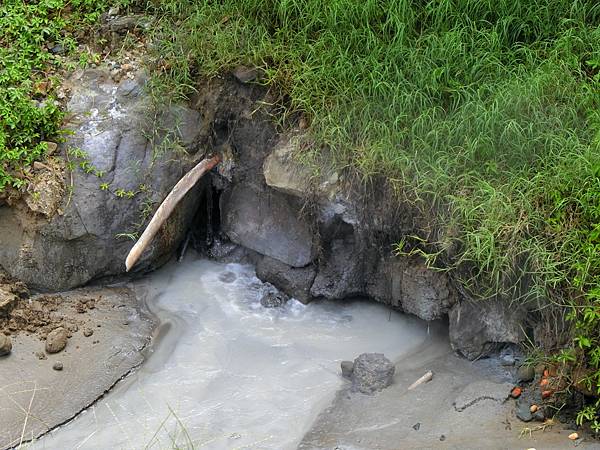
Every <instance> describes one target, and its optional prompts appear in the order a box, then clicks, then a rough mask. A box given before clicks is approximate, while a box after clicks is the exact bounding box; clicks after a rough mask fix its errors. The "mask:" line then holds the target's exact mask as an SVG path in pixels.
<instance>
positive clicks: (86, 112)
mask: <svg viewBox="0 0 600 450" xmlns="http://www.w3.org/2000/svg"><path fill="white" fill-rule="evenodd" d="M144 82H145V81H144V78H143V76H141V75H139V76H138V77H137V78H135V79H133V80H131V79H125V80H123V81H121V82H120V83H119V84H116V83H114V82H113V81H112V80H111V78H110V74H109V72H108V71H104V70H87V71H85V72H81V73H77V74H75V75H74V76H73V77H72V78H71V79H70V80H69V82H68V84H69V86H70V88H71V93H72V97H71V100H70V102H69V104H68V112H69V114H71V116H72V119H71V123H70V125H69V127H70V128H71V129H72V131H73V135H72V136H71V137H69V140H68V142H67V143H66V144H64V145H63V146H62V152H63V155H64V156H65V157H67V156H68V158H69V160H70V161H71V163H72V164H73V166H74V167H73V171H72V172H70V171H69V170H66V171H65V172H66V173H65V184H66V186H67V187H68V188H67V189H65V191H66V192H67V193H65V195H64V196H63V197H62V198H61V199H60V200H61V202H60V207H59V208H58V213H57V214H54V215H53V216H52V217H45V216H44V215H42V214H35V213H32V211H31V210H29V209H27V208H26V207H24V206H19V205H17V206H14V207H8V206H4V207H2V206H0V266H1V267H3V268H4V269H5V270H6V271H7V272H9V274H10V275H12V276H14V277H16V278H19V279H21V280H23V281H25V282H26V283H28V284H29V285H30V286H31V287H33V288H35V289H39V290H51V291H58V290H65V289H68V288H72V287H74V286H79V285H82V284H85V283H87V282H88V281H90V280H92V279H94V278H98V277H102V276H110V275H117V274H120V273H123V272H124V260H125V257H126V255H127V253H128V251H129V249H130V248H131V246H132V241H131V239H128V238H127V237H124V236H123V235H124V234H127V233H133V232H136V231H138V230H140V229H141V227H140V225H143V224H144V221H145V220H146V219H147V216H148V213H149V212H153V210H154V209H155V208H156V207H157V206H158V204H159V203H160V202H161V201H162V200H163V199H164V197H165V196H166V195H167V194H168V192H169V191H170V189H171V188H172V187H173V186H174V185H175V183H176V182H177V181H178V180H179V179H180V177H181V176H182V175H183V174H184V173H185V171H186V170H187V169H188V168H189V167H191V165H192V161H191V159H190V158H189V157H186V156H184V155H183V154H178V155H177V157H173V156H174V151H175V149H174V146H170V145H168V144H169V143H175V144H177V145H176V146H175V147H179V148H186V149H188V150H189V151H193V150H195V148H196V144H197V140H198V121H199V114H198V113H197V112H195V111H192V110H189V109H186V108H183V107H172V108H171V109H169V110H165V111H163V112H159V113H158V114H157V115H156V114H155V112H156V111H155V109H154V107H153V106H152V105H151V103H150V100H149V98H148V97H147V96H146V95H145V94H144V92H143V87H144ZM154 117H156V119H154ZM151 118H153V119H152V120H151ZM152 130H154V134H153V133H152V132H151V131H152ZM150 136H152V137H150ZM69 149H70V150H71V151H70V152H69ZM73 149H80V150H81V152H79V151H73ZM83 169H85V170H83ZM71 180H72V182H71ZM69 190H70V191H71V192H72V193H71V194H68V191H69ZM195 197H196V196H194V195H193V194H192V193H190V194H188V196H186V198H185V200H184V201H183V202H182V204H181V205H180V206H179V207H178V208H177V209H176V211H175V213H174V216H173V217H172V218H171V219H170V220H169V222H168V223H167V224H166V226H164V227H163V229H162V230H161V232H160V233H159V235H158V236H157V237H156V238H155V241H154V243H153V244H152V246H151V248H150V249H149V250H148V251H147V252H145V254H144V255H143V257H142V260H141V262H140V264H139V266H137V269H139V270H142V269H145V268H148V267H149V266H151V265H157V264H160V262H161V261H162V259H163V258H164V257H165V256H166V255H168V254H170V253H171V252H172V251H173V249H174V248H175V247H176V245H178V243H179V242H180V240H181V238H182V234H183V233H185V231H186V228H187V224H188V223H189V222H190V221H191V218H192V215H193V214H194V212H195V208H194V204H195V202H196V198H195ZM119 235H120V236H119Z"/></svg>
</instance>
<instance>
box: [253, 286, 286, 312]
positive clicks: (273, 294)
mask: <svg viewBox="0 0 600 450" xmlns="http://www.w3.org/2000/svg"><path fill="white" fill-rule="evenodd" d="M289 299H290V298H289V297H288V296H287V295H285V294H284V293H283V292H280V291H278V290H277V289H276V288H275V287H274V286H272V285H268V284H267V285H266V286H265V289H264V292H263V293H262V295H261V297H260V304H261V305H262V306H264V307H265V308H279V307H281V306H283V305H285V304H286V303H287V301H288V300H289Z"/></svg>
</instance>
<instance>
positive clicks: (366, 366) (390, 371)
mask: <svg viewBox="0 0 600 450" xmlns="http://www.w3.org/2000/svg"><path fill="white" fill-rule="evenodd" d="M395 370H396V368H395V367H394V365H393V364H392V362H391V361H390V360H389V359H387V358H386V357H385V356H384V355H383V354H381V353H363V354H362V355H360V356H359V357H358V358H356V359H355V360H354V364H353V367H352V377H351V378H352V390H353V391H357V392H361V393H363V394H373V393H374V392H377V391H381V390H383V389H385V388H386V387H388V386H389V385H391V384H392V381H393V380H394V372H395Z"/></svg>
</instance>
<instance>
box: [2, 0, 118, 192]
mask: <svg viewBox="0 0 600 450" xmlns="http://www.w3.org/2000/svg"><path fill="white" fill-rule="evenodd" d="M108 3H109V2H108V1H95V0H38V1H33V2H25V1H22V0H3V1H2V2H1V4H0V194H1V193H2V191H4V190H5V189H6V188H7V187H13V188H23V187H24V186H25V184H26V181H27V171H28V168H29V166H30V165H31V164H32V163H33V162H34V161H36V160H39V159H43V157H44V155H45V153H46V151H47V144H46V143H45V141H49V140H53V139H54V140H56V139H58V138H59V137H60V125H61V121H62V118H63V112H62V108H61V105H60V103H59V102H58V100H57V98H56V95H55V94H56V88H57V87H58V85H59V84H60V73H61V71H62V70H67V69H70V68H71V69H72V68H73V60H74V58H75V57H77V56H78V57H79V61H77V62H78V63H79V65H81V66H85V64H86V63H87V62H88V58H87V57H89V53H86V51H85V50H82V49H79V48H78V40H77V34H80V35H85V32H86V30H88V29H89V28H90V26H91V25H92V24H93V23H95V22H96V21H97V19H98V17H99V16H100V13H101V12H103V11H104V10H105V9H106V8H107V5H108ZM110 3H122V2H110ZM68 56H70V57H71V58H68ZM75 67H76V64H75Z"/></svg>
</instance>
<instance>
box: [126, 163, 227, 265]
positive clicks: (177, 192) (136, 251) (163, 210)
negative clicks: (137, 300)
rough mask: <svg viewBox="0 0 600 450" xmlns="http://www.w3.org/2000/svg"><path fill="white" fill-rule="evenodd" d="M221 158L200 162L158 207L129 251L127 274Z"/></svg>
mask: <svg viewBox="0 0 600 450" xmlns="http://www.w3.org/2000/svg"><path fill="white" fill-rule="evenodd" d="M220 160H221V158H220V157H219V156H213V157H212V158H210V159H208V158H207V159H203V160H202V161H200V162H199V163H198V164H197V165H196V166H195V167H194V168H193V169H192V170H190V171H189V172H188V173H186V174H185V175H184V176H183V177H182V178H181V180H179V182H178V183H177V184H176V185H175V187H173V189H172V190H171V192H169V195H167V197H166V198H165V199H164V200H163V202H162V203H161V205H160V206H159V207H158V209H157V210H156V212H155V213H154V216H153V217H152V220H150V223H149V224H148V226H147V227H146V229H145V230H144V232H143V233H142V235H141V236H140V238H139V239H138V241H137V242H136V243H135V245H134V246H133V247H132V249H131V250H130V251H129V255H127V259H126V260H125V268H126V270H127V272H129V270H130V269H131V268H132V267H133V266H134V265H135V263H136V262H137V260H138V259H139V258H140V256H141V255H142V253H143V252H144V250H145V249H146V247H148V245H149V244H150V242H151V241H152V238H153V237H154V236H155V235H156V233H157V232H158V230H159V229H160V227H161V226H162V224H163V223H165V221H166V220H167V219H168V218H169V216H170V215H171V213H172V212H173V210H174V209H175V206H177V204H178V203H179V202H180V201H181V199H182V198H183V197H184V196H185V194H187V192H188V191H189V190H190V189H191V188H192V187H194V185H195V184H196V183H197V182H198V180H199V179H200V177H202V175H204V174H205V173H206V172H208V171H209V170H210V169H212V168H213V167H215V166H216V165H217V164H218V163H219V161H220Z"/></svg>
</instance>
